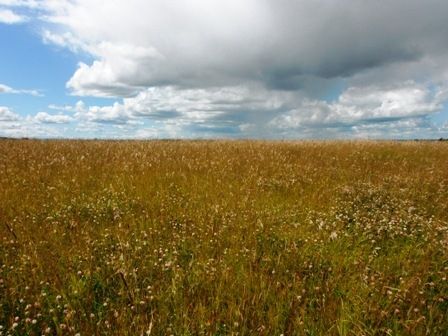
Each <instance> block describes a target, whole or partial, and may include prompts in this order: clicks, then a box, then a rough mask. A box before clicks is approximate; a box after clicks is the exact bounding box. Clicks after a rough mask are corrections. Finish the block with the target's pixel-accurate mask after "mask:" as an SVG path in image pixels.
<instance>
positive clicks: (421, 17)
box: [40, 0, 448, 97]
mask: <svg viewBox="0 0 448 336" xmlns="http://www.w3.org/2000/svg"><path fill="white" fill-rule="evenodd" d="M403 7H406V11H403V10H402V8H403ZM40 8H42V9H45V10H46V16H45V18H46V19H47V20H48V21H51V22H52V23H57V24H59V26H60V28H59V29H58V31H51V30H49V29H46V30H44V33H43V38H44V40H46V41H47V42H52V43H55V44H57V45H60V46H65V47H67V48H70V49H72V50H77V51H79V50H82V51H85V52H88V53H90V54H91V55H92V56H94V58H95V60H94V61H93V62H92V63H91V64H86V63H80V65H79V68H78V70H77V71H76V72H75V74H74V75H73V77H72V78H71V79H70V80H69V82H68V83H67V86H68V88H70V89H71V90H72V91H73V93H74V94H76V95H94V96H122V97H123V96H124V97H126V96H130V95H135V94H136V93H137V92H139V91H140V90H141V89H144V88H147V87H151V86H165V85H175V86H185V87H189V88H191V87H198V86H199V87H204V86H222V85H224V86H234V85H240V84H241V83H244V82H247V81H253V80H255V81H258V82H260V83H263V84H264V85H266V86H268V87H273V88H282V89H283V88H287V89H291V88H300V87H303V85H304V84H305V82H306V81H307V77H309V76H311V77H313V76H314V77H318V78H323V79H328V78H338V77H345V76H351V75H353V74H356V73H359V72H362V71H364V70H367V69H372V68H380V67H383V66H387V65H390V64H406V63H409V62H414V61H416V60H419V59H421V58H422V57H423V56H425V55H431V56H435V55H438V54H440V53H441V52H442V53H443V52H446V51H447V47H446V46H445V43H444V42H445V36H446V33H447V31H448V27H447V26H448V25H447V24H446V22H445V21H446V18H445V15H444V14H443V13H444V12H446V10H448V4H445V3H441V2H440V1H439V0H428V1H427V2H425V3H423V2H421V1H417V0H406V1H404V0H397V1H394V2H392V3H387V4H386V3H384V4H383V3H377V2H362V3H360V2H359V1H355V0H344V1H343V3H341V4H339V3H338V5H335V4H333V3H331V2H322V1H314V0H313V1H311V0H302V1H292V0H280V1H275V2H272V1H268V0H245V1H241V0H229V1H226V2H222V1H218V0H207V1H206V0H186V1H182V2H181V3H175V4H174V3H167V2H166V1H163V0H152V1H145V0H128V1H113V2H104V1H100V0H76V1H60V2H55V1H42V2H41V6H40ZM347 9H350V10H347ZM142 13H144V15H142ZM391 22H393V23H394V24H393V25H392V24H390V23H391ZM410 79H413V78H410Z"/></svg>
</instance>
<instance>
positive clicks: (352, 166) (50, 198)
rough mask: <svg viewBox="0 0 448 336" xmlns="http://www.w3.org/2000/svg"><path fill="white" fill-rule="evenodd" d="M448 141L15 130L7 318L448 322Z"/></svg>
mask: <svg viewBox="0 0 448 336" xmlns="http://www.w3.org/2000/svg"><path fill="white" fill-rule="evenodd" d="M447 274H448V144H446V143H423V142H408V143H393V142H262V141H234V142H232V141H228V142H226V141H149V142H144V141H143V142H137V141H129V142H126V141H122V142H112V141H104V142H103V141H7V140H5V141H0V335H42V334H44V335H76V334H79V335H281V334H283V335H448V282H447Z"/></svg>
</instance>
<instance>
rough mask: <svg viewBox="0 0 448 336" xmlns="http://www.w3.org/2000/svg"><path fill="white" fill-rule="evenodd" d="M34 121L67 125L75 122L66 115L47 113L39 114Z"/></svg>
mask: <svg viewBox="0 0 448 336" xmlns="http://www.w3.org/2000/svg"><path fill="white" fill-rule="evenodd" d="M33 119H34V120H35V121H36V122H39V123H43V124H67V123H69V122H71V121H73V118H72V117H70V116H68V115H64V114H48V113H47V112H38V113H37V114H36V115H35V116H34V117H33Z"/></svg>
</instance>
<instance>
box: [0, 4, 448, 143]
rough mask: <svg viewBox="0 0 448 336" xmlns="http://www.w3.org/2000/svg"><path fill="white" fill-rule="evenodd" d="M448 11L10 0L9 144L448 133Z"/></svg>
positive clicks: (3, 15) (5, 78)
mask: <svg viewBox="0 0 448 336" xmlns="http://www.w3.org/2000/svg"><path fill="white" fill-rule="evenodd" d="M403 6H406V9H407V10H406V11H405V12H403V10H402V9H403ZM446 12H448V4H446V2H443V1H438V0H429V1H428V2H425V3H423V2H421V1H417V0H415V1H414V0H410V1H404V0H394V1H391V2H388V3H387V4H382V3H377V2H370V3H367V2H362V3H360V2H358V1H355V0H343V1H341V2H338V5H336V4H335V3H334V5H333V3H332V2H331V1H330V2H329V1H320V0H318V1H311V0H301V1H292V0H282V1H277V2H272V1H268V0H258V1H255V0H243V1H241V0H240V1H237V0H229V1H227V2H226V3H225V4H224V3H222V2H220V1H217V0H209V1H206V0H186V1H183V2H182V3H176V4H172V3H166V2H164V1H162V0H151V1H144V0H129V1H114V2H107V3H105V2H103V1H99V0H71V1H68V0H60V1H50V0H0V43H1V52H0V136H12V137H23V136H26V137H39V138H63V137H68V138H94V137H99V138H216V137H218V138H274V139H275V138H280V139H284V138H288V139H289V138H291V139H295V138H297V139H303V138H338V139H339V138H385V139H398V138H400V139H401V138H439V137H448V104H447V101H448V57H447V56H448V43H447V40H446V36H447V34H448V23H447V22H446V21H447V20H446V18H445V15H444V14H443V13H446ZM311 14H312V15H311ZM392 22H393V24H392Z"/></svg>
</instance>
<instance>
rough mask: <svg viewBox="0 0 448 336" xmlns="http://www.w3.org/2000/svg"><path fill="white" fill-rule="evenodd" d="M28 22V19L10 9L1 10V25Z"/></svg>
mask: <svg viewBox="0 0 448 336" xmlns="http://www.w3.org/2000/svg"><path fill="white" fill-rule="evenodd" d="M25 21H27V17H25V16H22V15H19V14H16V13H14V12H13V11H11V10H9V9H1V8H0V23H5V24H17V23H23V22H25Z"/></svg>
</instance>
